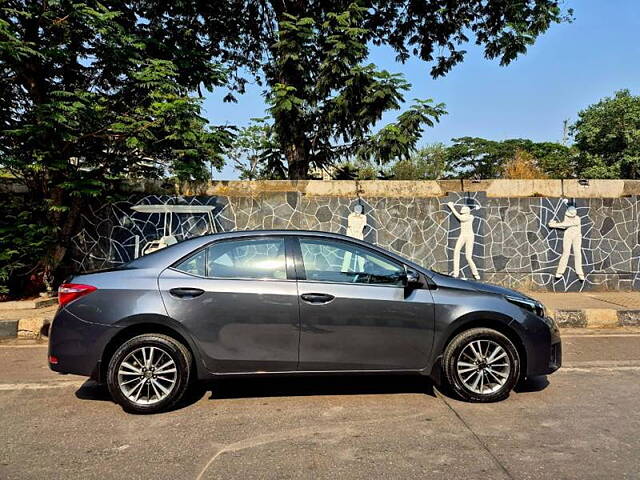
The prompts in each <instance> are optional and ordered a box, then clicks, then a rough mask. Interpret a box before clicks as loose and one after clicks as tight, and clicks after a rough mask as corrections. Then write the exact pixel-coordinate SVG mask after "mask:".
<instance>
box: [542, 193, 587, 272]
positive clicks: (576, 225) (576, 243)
mask: <svg viewBox="0 0 640 480" xmlns="http://www.w3.org/2000/svg"><path fill="white" fill-rule="evenodd" d="M549 228H558V229H561V230H564V237H563V239H562V255H561V256H560V262H559V263H558V269H557V270H556V278H562V276H563V275H564V271H565V270H566V269H567V264H568V263H569V255H571V251H572V250H573V261H574V265H575V269H576V274H577V275H578V278H579V279H580V281H582V282H584V271H583V270H582V219H581V218H580V217H579V216H578V211H577V210H576V207H575V206H573V205H569V206H568V207H567V211H566V212H565V214H564V220H562V221H561V222H558V221H556V220H551V221H550V222H549Z"/></svg>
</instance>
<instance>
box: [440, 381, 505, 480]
mask: <svg viewBox="0 0 640 480" xmlns="http://www.w3.org/2000/svg"><path fill="white" fill-rule="evenodd" d="M435 393H436V398H438V399H439V400H441V401H442V403H444V404H445V405H446V406H447V408H448V409H449V410H450V411H451V412H452V413H453V414H454V415H455V416H456V418H457V419H458V420H460V423H462V425H464V427H465V428H466V429H467V430H468V431H469V432H470V433H471V435H473V438H475V440H476V442H477V443H478V445H480V447H482V449H483V450H485V451H486V452H487V453H488V454H489V456H490V457H491V459H492V460H493V462H494V463H495V464H496V465H497V466H498V468H500V470H501V471H502V473H504V474H505V476H506V478H509V479H511V480H513V479H514V478H515V477H514V476H513V475H512V474H511V472H509V470H508V469H507V467H505V466H504V465H503V463H502V462H501V461H500V459H499V458H498V457H497V456H496V455H495V454H494V453H493V452H492V451H491V450H490V449H489V446H488V445H487V444H486V443H485V442H483V441H482V439H481V438H480V437H479V436H478V434H477V433H476V432H474V431H473V429H472V428H471V425H469V424H468V423H467V422H466V421H465V419H464V418H462V415H460V414H459V413H458V412H457V411H456V409H455V408H453V406H452V405H451V404H450V403H449V402H448V400H447V398H446V397H445V396H444V395H442V394H441V393H440V392H438V391H437V390H436V391H435Z"/></svg>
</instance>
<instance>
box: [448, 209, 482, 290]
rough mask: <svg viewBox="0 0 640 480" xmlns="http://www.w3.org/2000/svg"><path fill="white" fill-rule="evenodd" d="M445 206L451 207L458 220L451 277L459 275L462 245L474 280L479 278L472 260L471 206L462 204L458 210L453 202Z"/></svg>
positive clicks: (473, 238)
mask: <svg viewBox="0 0 640 480" xmlns="http://www.w3.org/2000/svg"><path fill="white" fill-rule="evenodd" d="M447 206H448V207H449V208H450V209H451V212H452V213H453V215H455V217H456V218H457V219H458V220H459V221H460V235H459V236H458V240H456V246H455V247H454V249H453V272H452V273H451V275H452V276H453V277H456V278H457V277H458V276H459V275H460V252H461V251H462V247H463V246H464V256H465V258H466V259H467V263H468V264H469V268H471V274H472V275H473V278H475V279H476V280H479V279H480V274H479V273H478V268H477V267H476V264H475V263H474V261H473V244H474V242H475V234H474V233H473V219H474V218H475V217H474V216H473V214H472V213H471V208H470V207H468V206H467V205H463V206H462V207H461V208H460V212H458V211H457V210H456V207H455V204H454V203H453V202H449V203H447Z"/></svg>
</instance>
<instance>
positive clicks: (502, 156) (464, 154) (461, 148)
mask: <svg viewBox="0 0 640 480" xmlns="http://www.w3.org/2000/svg"><path fill="white" fill-rule="evenodd" d="M453 141H454V144H453V145H451V146H450V147H449V148H448V149H447V170H448V173H447V176H448V177H453V178H477V179H482V178H500V177H501V176H502V173H503V171H504V166H505V164H506V163H507V162H508V161H509V160H511V159H513V158H514V156H515V154H516V152H517V151H518V150H522V151H524V152H528V153H530V154H531V155H532V156H533V157H534V158H535V159H536V161H537V164H538V167H539V168H540V169H541V170H542V171H543V172H544V173H545V174H546V175H547V176H549V177H552V178H570V177H575V176H576V175H577V173H578V172H577V164H576V153H575V150H574V149H572V148H571V147H567V146H565V145H561V144H559V143H552V142H541V143H536V142H533V141H532V140H527V139H522V138H514V139H509V140H503V141H495V140H487V139H484V138H477V137H462V138H454V139H453Z"/></svg>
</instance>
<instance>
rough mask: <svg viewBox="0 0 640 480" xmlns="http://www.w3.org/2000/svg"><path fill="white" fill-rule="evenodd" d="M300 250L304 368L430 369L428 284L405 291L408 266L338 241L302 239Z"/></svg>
mask: <svg viewBox="0 0 640 480" xmlns="http://www.w3.org/2000/svg"><path fill="white" fill-rule="evenodd" d="M296 250H297V253H296V254H297V256H298V257H299V259H301V260H302V264H303V267H304V268H300V267H298V270H299V271H298V277H299V278H300V277H302V279H300V280H299V281H298V291H299V294H300V321H301V331H300V364H299V367H298V369H299V370H303V371H307V370H308V371H314V370H405V369H421V368H424V367H425V365H426V363H427V359H428V356H429V353H430V352H431V345H432V341H433V325H434V317H433V312H434V309H433V298H432V295H431V292H430V291H429V290H427V289H413V290H407V289H405V288H404V286H403V284H402V277H403V275H404V273H405V267H404V265H402V264H401V263H399V262H397V261H395V260H394V259H392V258H390V257H387V256H386V255H383V254H381V253H378V252H376V251H375V250H373V249H369V248H367V247H364V246H361V245H359V244H356V243H353V242H349V241H342V240H335V239H325V238H320V237H311V236H309V237H304V236H301V237H299V248H298V249H296ZM298 263H300V260H299V261H298Z"/></svg>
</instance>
